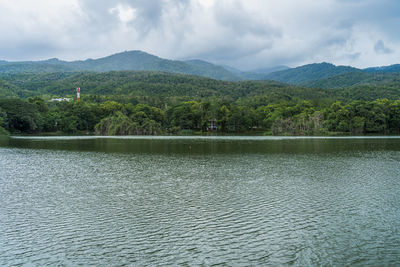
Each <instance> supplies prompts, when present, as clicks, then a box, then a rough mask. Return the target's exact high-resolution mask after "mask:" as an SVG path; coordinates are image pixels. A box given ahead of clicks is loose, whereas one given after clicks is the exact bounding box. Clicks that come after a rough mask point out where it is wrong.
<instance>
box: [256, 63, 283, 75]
mask: <svg viewBox="0 0 400 267" xmlns="http://www.w3.org/2000/svg"><path fill="white" fill-rule="evenodd" d="M288 69H290V68H289V67H288V66H284V65H280V66H273V67H266V68H259V69H254V70H251V71H249V72H253V73H258V74H269V73H272V72H277V71H282V70H288Z"/></svg>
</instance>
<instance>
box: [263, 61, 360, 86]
mask: <svg viewBox="0 0 400 267" xmlns="http://www.w3.org/2000/svg"><path fill="white" fill-rule="evenodd" d="M361 71H362V70H360V69H357V68H353V67H348V66H335V65H333V64H330V63H326V62H323V63H314V64H309V65H304V66H300V67H297V68H292V69H288V70H282V71H277V72H273V73H270V74H267V75H266V76H265V78H266V79H269V80H273V81H278V82H284V83H289V84H294V85H302V84H303V83H307V82H310V81H317V80H320V79H324V78H329V77H333V76H336V75H340V74H343V73H348V72H361Z"/></svg>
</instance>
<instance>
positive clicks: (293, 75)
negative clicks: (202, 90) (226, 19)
mask: <svg viewBox="0 0 400 267" xmlns="http://www.w3.org/2000/svg"><path fill="white" fill-rule="evenodd" d="M76 71H79V72H80V71H88V72H108V71H162V72H169V73H179V74H189V75H197V76H201V77H206V78H211V79H216V80H222V81H243V80H273V81H277V82H283V83H288V84H292V85H302V86H308V85H310V84H311V85H312V86H316V84H321V86H322V87H326V86H327V84H333V87H338V85H336V84H334V82H333V79H334V77H336V76H338V78H340V79H342V78H343V76H341V75H344V74H347V73H368V74H371V75H373V74H376V73H381V74H386V73H397V72H400V64H394V65H390V66H381V67H370V68H366V69H360V68H355V67H351V66H336V65H334V64H331V63H327V62H321V63H312V64H306V65H302V66H298V67H295V68H289V67H287V66H271V67H265V68H260V69H254V70H252V71H241V70H239V69H236V68H233V67H230V66H221V65H216V64H213V63H210V62H207V61H204V60H201V59H191V60H170V59H164V58H161V57H158V56H155V55H152V54H149V53H146V52H144V51H140V50H133V51H124V52H121V53H116V54H112V55H109V56H106V57H101V58H97V59H92V58H89V59H86V60H76V61H64V60H60V59H58V58H50V59H47V60H41V61H19V62H8V61H4V60H0V74H7V73H52V72H76ZM339 76H340V77H339ZM350 76H351V75H349V77H350ZM358 76H359V77H363V79H364V76H363V75H358ZM358 76H357V74H354V75H353V77H351V78H350V80H353V81H351V82H350V81H349V82H350V83H351V84H355V83H357V80H355V79H356V78H357V77H358ZM324 82H326V83H324ZM345 85H346V84H345V83H343V86H345ZM341 86H342V85H341Z"/></svg>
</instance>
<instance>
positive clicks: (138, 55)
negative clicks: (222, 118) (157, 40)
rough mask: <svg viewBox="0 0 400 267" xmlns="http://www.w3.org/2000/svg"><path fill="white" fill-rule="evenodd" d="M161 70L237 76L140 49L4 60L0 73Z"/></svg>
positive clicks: (205, 64) (230, 78)
mask: <svg viewBox="0 0 400 267" xmlns="http://www.w3.org/2000/svg"><path fill="white" fill-rule="evenodd" d="M124 70H132V71H142V70H144V71H164V72H170V73H182V74H192V75H198V76H203V77H208V78H214V79H218V80H227V81H236V80H240V79H241V78H240V77H239V76H237V75H235V74H233V73H232V72H230V71H228V70H226V69H225V68H223V67H221V66H217V65H214V64H211V63H209V62H205V61H200V60H191V61H178V60H168V59H163V58H159V57H157V56H154V55H150V54H148V53H145V52H142V51H127V52H122V53H118V54H114V55H111V56H107V57H103V58H99V59H87V60H80V61H71V62H68V61H62V60H58V59H56V58H54V59H49V60H44V61H30V62H4V61H3V63H2V64H0V73H36V74H37V73H50V72H65V71H74V72H76V71H92V72H107V71H124Z"/></svg>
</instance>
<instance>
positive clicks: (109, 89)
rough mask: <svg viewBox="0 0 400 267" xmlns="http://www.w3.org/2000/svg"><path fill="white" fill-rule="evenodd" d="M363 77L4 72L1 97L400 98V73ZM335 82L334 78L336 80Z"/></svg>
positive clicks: (329, 100)
mask: <svg viewBox="0 0 400 267" xmlns="http://www.w3.org/2000/svg"><path fill="white" fill-rule="evenodd" d="M344 75H349V74H344ZM360 75H361V76H362V77H359V78H357V79H361V78H362V79H364V80H365V83H364V84H354V85H353V86H348V87H347V86H343V87H333V86H332V87H331V86H329V87H326V88H322V87H323V86H321V85H320V84H318V86H314V87H313V86H310V87H301V86H293V85H288V84H284V83H279V82H275V81H238V82H228V81H219V80H214V79H209V78H204V77H199V76H195V75H184V74H172V73H166V72H148V71H139V72H135V71H112V72H104V73H88V72H57V73H43V74H29V73H19V74H7V75H5V74H3V75H0V79H1V80H0V97H7V98H10V97H21V98H28V97H33V96H44V95H47V96H48V97H64V96H74V95H75V88H76V87H81V92H82V95H83V96H84V97H85V96H87V95H93V96H94V95H96V96H107V97H117V96H118V97H119V96H120V97H129V98H137V97H150V98H157V99H159V101H167V100H166V98H169V99H170V98H175V97H177V98H181V99H188V100H189V99H196V100H199V99H204V98H217V99H220V100H224V99H225V100H227V101H236V100H238V99H248V100H249V99H251V98H254V97H256V98H263V99H264V100H263V101H269V102H273V103H279V102H281V101H290V102H296V101H301V100H310V101H313V102H321V101H322V102H323V101H327V102H332V101H334V100H340V101H343V102H349V101H352V100H369V101H372V100H375V99H378V98H388V99H392V100H396V99H398V98H400V76H399V75H398V74H385V75H383V74H379V75H378V74H375V76H374V77H375V80H374V79H370V76H368V75H369V74H364V73H361V74H360ZM345 77H346V76H345ZM382 77H383V78H384V79H383V78H382ZM335 81H336V80H335V79H334V80H333V83H334V82H335ZM249 101H250V100H249Z"/></svg>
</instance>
